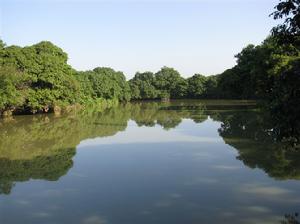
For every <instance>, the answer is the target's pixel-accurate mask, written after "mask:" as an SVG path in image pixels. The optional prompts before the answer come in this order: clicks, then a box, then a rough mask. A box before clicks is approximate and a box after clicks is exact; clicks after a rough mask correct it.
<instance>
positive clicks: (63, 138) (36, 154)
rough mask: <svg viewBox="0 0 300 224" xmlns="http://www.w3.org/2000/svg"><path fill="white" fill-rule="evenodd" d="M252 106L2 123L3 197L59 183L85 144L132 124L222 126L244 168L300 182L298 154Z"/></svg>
mask: <svg viewBox="0 0 300 224" xmlns="http://www.w3.org/2000/svg"><path fill="white" fill-rule="evenodd" d="M253 107H254V105H251V104H250V105H249V104H248V103H247V102H245V103H243V102H242V103H241V102H238V103H232V102H228V101H225V102H222V101H220V102H219V101H215V102H211V101H207V102H201V101H175V102H147V103H130V104H126V105H120V106H119V107H114V108H111V109H108V110H105V111H103V112H95V111H89V110H87V111H82V112H80V113H74V114H69V115H68V116H61V117H55V116H51V115H48V116H45V115H40V116H39V115H36V116H19V117H15V118H13V119H12V120H10V121H5V120H2V121H0V167H1V170H0V194H1V193H9V192H10V191H11V189H12V187H13V185H14V183H15V182H17V181H26V180H29V179H31V178H33V179H45V180H57V179H59V178H60V177H61V176H62V175H65V174H66V173H67V172H68V170H69V169H70V168H71V167H72V164H73V162H72V158H73V156H74V155H75V153H76V146H77V145H78V144H79V143H80V141H82V140H84V139H87V138H95V137H104V136H112V135H115V134H116V133H117V132H119V131H124V130H125V129H126V127H127V122H128V120H130V119H131V120H133V121H135V122H136V123H137V125H138V126H149V127H152V126H154V125H160V126H162V127H163V128H164V129H165V130H169V129H172V128H175V127H176V126H177V125H179V124H180V123H181V121H182V119H192V120H193V121H194V122H196V123H201V122H204V121H205V120H206V119H207V118H208V116H210V117H211V118H212V119H213V120H216V121H220V122H221V128H220V130H219V133H220V136H221V137H223V138H224V140H225V142H226V143H227V144H230V145H231V146H233V147H234V148H236V149H237V150H238V152H239V156H238V159H240V160H242V161H243V162H244V164H245V165H247V166H249V167H252V168H255V167H258V168H261V169H263V170H264V171H265V172H266V173H268V174H269V175H270V176H272V177H275V178H279V179H300V153H299V152H297V151H295V150H290V149H288V148H287V147H286V145H285V144H278V143H276V134H277V132H274V131H273V129H272V127H273V126H272V125H271V124H270V123H267V122H266V119H265V118H264V117H263V116H262V115H261V114H260V113H258V112H255V111H253V110H250V111H249V109H253Z"/></svg>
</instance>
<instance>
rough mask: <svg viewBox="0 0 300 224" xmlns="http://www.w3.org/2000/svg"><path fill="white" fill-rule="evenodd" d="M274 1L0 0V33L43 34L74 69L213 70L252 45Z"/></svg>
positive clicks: (24, 38)
mask: <svg viewBox="0 0 300 224" xmlns="http://www.w3.org/2000/svg"><path fill="white" fill-rule="evenodd" d="M278 1H279V0H198V1H196V0H194V1H188V0H186V1H185V0H181V1H179V0H177V1H172V0H154V1H150V0H140V1H129V0H123V1H121V0H113V1H101V0H99V1H96V0H93V1H91V0H85V1H84V0H64V1H59V0H51V1H50V0H35V1H32V0H0V4H1V5H0V7H1V15H0V24H1V29H0V37H1V39H3V41H4V42H6V43H7V44H8V45H13V44H15V45H20V46H25V45H31V44H34V43H37V42H39V41H42V40H49V41H51V42H53V43H54V44H56V45H58V46H59V47H61V48H63V49H64V51H66V52H67V53H68V55H69V64H71V65H72V66H73V67H74V68H76V69H78V70H87V69H92V68H94V67H97V66H109V67H112V68H114V69H116V70H121V71H124V72H125V74H126V76H127V77H128V78H130V77H132V76H133V75H134V73H135V72H136V71H146V70H149V71H157V70H159V68H160V67H162V66H170V67H174V68H176V69H177V70H178V71H179V72H180V73H182V75H183V76H185V77H187V76H191V75H193V74H194V73H201V74H204V75H211V74H217V73H220V72H222V71H224V70H225V69H227V68H230V67H232V66H233V65H234V64H235V59H234V55H235V54H236V53H238V52H239V51H240V50H241V49H242V48H243V47H245V46H246V45H247V44H249V43H253V44H259V43H260V42H261V41H263V39H264V38H265V37H266V36H267V35H268V34H269V31H270V29H271V28H272V26H274V25H275V22H274V21H273V20H272V18H270V17H268V15H269V14H270V13H271V12H272V11H273V7H274V6H275V5H276V4H277V3H278Z"/></svg>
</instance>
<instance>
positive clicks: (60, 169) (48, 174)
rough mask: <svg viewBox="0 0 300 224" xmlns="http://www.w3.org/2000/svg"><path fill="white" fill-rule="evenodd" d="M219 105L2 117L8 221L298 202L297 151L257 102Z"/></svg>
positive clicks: (90, 221)
mask: <svg viewBox="0 0 300 224" xmlns="http://www.w3.org/2000/svg"><path fill="white" fill-rule="evenodd" d="M215 104H216V105H215ZM224 104H225V105H224ZM220 105H221V104H220V102H202V101H201V102H200V101H184V102H182V101H176V102H172V103H144V104H134V105H127V106H120V107H118V108H114V109H111V110H108V111H106V112H104V113H85V114H82V113H78V114H77V115H75V114H72V115H68V116H63V117H58V118H57V117H54V116H52V115H51V116H50V115H49V116H36V117H34V116H25V117H16V118H15V120H12V121H2V122H1V126H0V129H1V134H0V138H1V143H0V169H1V171H0V223H5V224H11V223H33V224H35V223H37V224H40V223H43V224H44V223H49V224H50V223H51V224H52V223H82V224H104V223H105V224H134V223H138V224H141V223H145V224H160V223H172V224H177V223H178V224H179V223H180V224H182V223H184V224H196V223H197V224H199V223H280V221H281V220H284V215H285V214H287V213H288V214H290V213H294V212H297V211H299V210H300V209H299V205H300V194H299V192H300V181H299V179H300V169H299V167H300V165H299V161H300V158H299V157H300V156H299V154H298V153H294V152H293V153H292V154H291V153H287V152H284V151H283V150H281V149H280V146H278V144H275V143H274V142H272V140H271V139H270V138H269V137H268V134H266V132H264V131H263V130H264V129H263V128H262V127H263V125H262V120H261V119H260V118H261V115H260V114H259V113H258V112H256V111H255V110H253V108H254V106H253V105H248V104H245V103H243V104H242V105H241V103H237V102H229V101H226V102H225V103H224V102H223V104H222V106H220ZM195 121H196V122H195Z"/></svg>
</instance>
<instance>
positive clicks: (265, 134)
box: [214, 111, 300, 179]
mask: <svg viewBox="0 0 300 224" xmlns="http://www.w3.org/2000/svg"><path fill="white" fill-rule="evenodd" d="M214 118H215V119H216V120H219V121H221V122H222V124H221V128H220V129H219V133H220V136H221V137H222V138H223V139H224V141H225V142H226V143H227V144H229V145H231V146H233V147H234V148H235V149H236V150H238V153H239V156H238V157H237V158H238V159H239V160H241V161H243V163H244V164H245V165H247V166H249V167H251V168H260V169H263V170H264V171H265V172H266V173H267V174H268V175H269V176H271V177H274V178H278V179H300V153H299V151H297V150H293V149H292V148H291V145H290V144H285V143H279V142H277V138H276V133H274V132H273V129H272V125H271V123H268V122H266V121H267V118H266V117H264V116H263V115H262V114H261V113H258V112H255V111H248V112H245V111H244V112H242V111H236V112H230V113H219V114H217V115H216V116H215V117H214Z"/></svg>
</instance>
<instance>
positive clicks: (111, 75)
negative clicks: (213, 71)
mask: <svg viewBox="0 0 300 224" xmlns="http://www.w3.org/2000/svg"><path fill="white" fill-rule="evenodd" d="M275 9H276V11H275V12H274V13H273V14H272V16H273V17H274V19H285V20H284V21H283V23H282V24H281V25H278V26H277V27H274V28H273V30H272V32H271V34H270V36H269V37H267V39H266V40H264V41H263V43H262V44H260V45H258V46H254V45H248V46H247V47H245V48H244V49H243V50H242V51H241V52H240V53H239V54H237V55H236V58H237V65H236V66H234V67H233V68H231V69H228V70H226V71H225V72H223V73H222V74H219V75H215V76H208V77H207V76H203V75H200V74H195V75H194V76H192V77H190V78H187V79H185V78H183V77H182V76H181V75H180V74H179V72H177V71H176V70H175V69H173V68H168V67H163V68H162V69H161V70H160V71H158V72H157V73H155V74H154V73H152V72H143V73H139V72H138V73H136V75H135V76H134V78H133V79H131V80H129V81H126V79H125V76H124V74H123V73H122V72H117V71H114V70H113V69H111V68H95V69H93V70H92V71H84V72H82V71H76V70H74V69H73V68H72V67H71V66H69V65H68V64H67V59H68V56H67V54H66V53H65V52H64V51H63V50H62V49H60V48H59V47H57V46H55V45H53V44H52V43H50V42H46V41H44V42H40V43H38V44H36V45H33V46H28V47H18V46H5V44H4V43H3V42H2V41H0V114H3V115H10V114H20V113H22V114H30V113H45V112H56V113H60V112H61V110H62V109H65V110H70V109H71V108H74V107H79V106H80V107H81V106H96V107H100V108H106V107H110V106H112V105H115V104H117V103H118V102H126V101H129V100H146V99H147V100H148V99H163V100H165V99H181V98H192V99H199V98H201V99H263V100H264V102H266V107H265V108H267V110H268V111H269V112H271V114H272V116H273V120H274V121H277V122H278V123H283V124H285V125H284V126H280V127H277V129H276V130H279V132H280V134H281V137H280V138H281V139H287V138H290V137H289V134H290V133H292V134H293V136H300V133H299V126H300V119H299V114H300V106H299V105H300V45H299V36H300V29H299V27H300V25H299V24H300V20H299V17H300V3H299V1H298V0H286V1H281V2H280V3H279V4H278V5H277V6H276V7H275ZM282 119H284V120H285V122H281V120H282ZM279 120H280V121H279ZM287 133H289V134H287ZM293 141H294V142H297V141H298V140H295V138H293Z"/></svg>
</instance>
